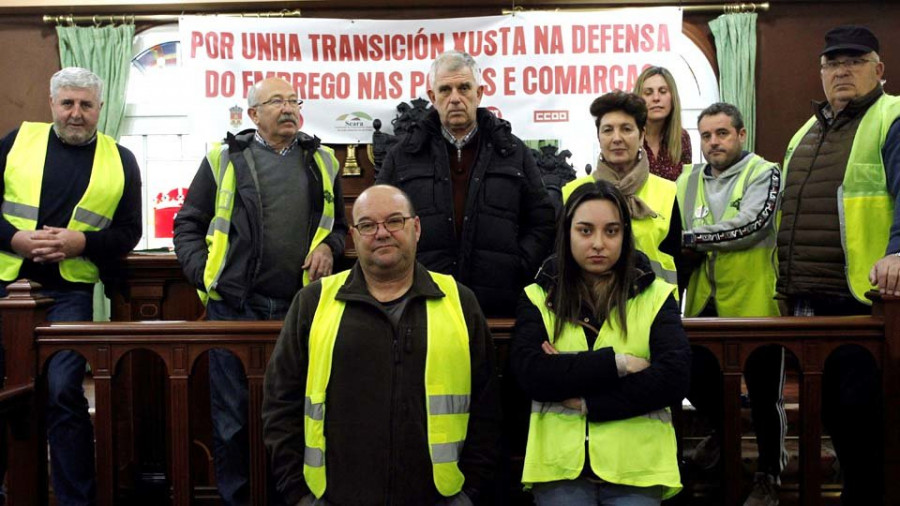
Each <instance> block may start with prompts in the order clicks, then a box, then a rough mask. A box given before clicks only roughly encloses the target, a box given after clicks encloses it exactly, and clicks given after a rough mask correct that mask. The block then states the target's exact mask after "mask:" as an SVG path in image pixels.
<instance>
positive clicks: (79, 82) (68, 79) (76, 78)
mask: <svg viewBox="0 0 900 506" xmlns="http://www.w3.org/2000/svg"><path fill="white" fill-rule="evenodd" d="M60 88H81V89H89V90H93V91H94V92H95V93H96V94H97V98H98V99H99V98H102V97H103V80H102V79H100V77H99V76H97V74H95V73H93V72H91V71H90V70H88V69H83V68H81V67H66V68H64V69H62V70H60V71H59V72H57V73H55V74H53V77H51V78H50V97H52V98H54V99H55V98H56V96H57V95H58V94H59V89H60Z"/></svg>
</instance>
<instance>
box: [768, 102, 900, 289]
mask: <svg viewBox="0 0 900 506" xmlns="http://www.w3.org/2000/svg"><path fill="white" fill-rule="evenodd" d="M898 118H900V97H895V96H892V95H888V94H884V95H882V96H881V97H880V98H879V99H878V100H876V101H875V103H874V104H872V105H871V106H870V107H869V109H868V111H866V114H865V115H864V116H863V118H862V120H860V123H859V127H858V128H857V130H856V136H855V137H854V138H853V146H852V147H851V148H850V157H849V159H848V160H847V169H846V170H845V171H844V179H843V181H842V183H841V186H840V188H838V194H837V199H838V215H839V219H840V228H841V246H842V247H843V249H844V259H845V260H844V261H845V262H846V267H845V269H844V270H845V272H846V275H847V286H848V287H849V289H850V293H852V294H853V297H854V298H855V299H856V300H858V301H859V302H861V303H863V304H869V305H871V304H872V301H870V300H869V299H867V298H866V292H867V291H869V290H871V289H873V288H874V286H873V285H872V284H871V283H869V271H871V269H872V266H873V265H875V262H877V261H878V260H879V259H881V258H882V257H884V256H885V254H886V253H887V245H888V240H889V239H890V231H891V225H892V223H893V217H894V201H893V198H891V195H890V193H889V192H888V188H887V181H886V177H885V174H884V160H882V158H881V149H882V148H883V147H884V141H885V139H886V138H887V134H888V131H889V130H890V128H891V125H892V124H893V123H894V121H896V120H897V119H898ZM815 121H816V118H815V117H813V118H811V119H810V120H809V121H807V122H806V124H805V125H804V126H803V128H801V129H800V131H798V132H797V133H796V134H795V135H794V137H793V138H792V139H791V144H790V145H789V146H788V149H787V153H786V155H785V165H784V166H785V168H787V164H788V163H789V162H790V159H791V155H792V154H793V152H794V149H796V147H797V145H798V144H799V143H800V141H801V140H802V138H803V136H804V135H805V134H806V132H807V131H808V130H809V129H810V128H811V127H812V125H813V124H814V123H815ZM848 229H849V230H852V233H849V234H848V233H847V230H848Z"/></svg>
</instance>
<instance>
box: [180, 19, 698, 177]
mask: <svg viewBox="0 0 900 506" xmlns="http://www.w3.org/2000/svg"><path fill="white" fill-rule="evenodd" d="M681 22H682V18H681V10H680V9H677V8H641V9H611V10H603V11H591V12H523V13H516V14H515V15H510V16H489V17H479V18H456V19H427V20H348V19H313V18H296V19H251V18H231V17H215V16H186V17H183V18H181V21H180V24H179V31H180V37H181V53H182V64H183V67H184V70H185V74H184V76H185V90H186V94H187V97H188V98H189V100H188V104H190V107H191V114H190V115H191V117H192V119H193V122H194V130H195V131H196V133H200V134H203V135H206V136H208V137H209V138H211V139H213V138H221V137H222V136H223V135H224V133H225V132H226V131H231V132H237V131H240V130H243V129H245V128H252V127H253V124H252V122H251V121H250V119H249V117H248V116H247V111H246V110H247V100H246V96H247V91H248V89H249V87H250V86H252V84H253V83H254V82H256V81H257V80H259V79H262V78H264V77H270V76H279V77H283V78H285V79H287V80H288V81H289V82H291V83H292V84H293V85H294V87H295V89H296V91H297V94H298V96H299V97H300V98H301V99H303V100H304V101H305V103H304V104H303V109H302V111H301V116H302V118H301V122H302V126H301V128H302V130H303V131H305V132H307V133H310V134H314V135H317V136H318V137H320V138H321V139H322V140H323V141H324V142H326V143H334V144H344V143H360V142H362V143H368V142H371V138H372V137H371V136H372V132H373V129H372V120H373V119H375V118H379V119H381V120H382V123H383V124H384V127H383V131H386V132H390V131H391V128H390V121H391V119H393V118H394V117H395V116H396V114H397V112H396V107H397V105H398V104H399V103H400V102H409V101H411V100H412V99H415V98H425V99H427V89H428V77H427V75H428V69H429V66H430V64H431V61H432V60H434V58H435V57H436V56H437V55H439V54H440V53H441V52H443V51H446V50H449V49H459V50H463V51H466V52H468V53H469V54H471V55H472V56H474V57H475V59H476V60H477V61H478V63H479V65H480V66H481V67H482V69H483V74H482V76H483V84H484V86H485V89H484V98H483V99H482V102H481V106H482V107H488V108H489V109H491V110H492V111H494V113H495V114H497V115H498V116H500V117H502V118H503V119H506V120H508V121H509V122H510V123H511V124H512V127H513V132H514V133H515V134H516V135H518V136H519V137H521V138H523V139H525V140H539V139H540V140H551V141H555V143H556V144H557V145H559V146H560V147H561V149H569V150H570V151H572V153H573V154H574V155H575V156H573V159H572V161H573V162H574V163H575V167H576V168H580V167H583V164H584V163H592V162H593V160H595V159H596V154H597V151H598V149H597V140H596V130H595V128H594V125H593V120H592V118H591V117H590V114H589V111H588V107H589V105H590V103H591V101H592V100H593V99H594V98H596V97H597V96H599V95H601V94H603V93H606V92H608V91H612V90H614V89H624V90H628V91H630V90H631V88H632V87H633V85H634V81H635V80H636V78H637V76H638V74H639V73H640V72H641V70H643V69H644V68H645V67H646V66H649V65H663V66H666V67H667V68H669V69H670V70H671V71H672V72H673V74H674V75H675V77H676V79H677V80H678V81H679V84H680V85H681V83H682V81H684V82H685V86H684V88H685V89H688V91H689V93H688V94H689V95H691V96H697V97H699V96H701V95H704V93H706V95H709V93H708V90H703V89H700V88H703V85H697V86H694V84H695V83H692V82H689V81H697V76H695V75H694V72H693V71H692V69H691V68H690V65H689V64H686V63H685V58H684V57H683V56H682V52H683V48H682V45H683V44H684V42H685V38H684V37H683V35H682V33H681ZM704 77H705V76H704ZM713 79H714V77H713ZM688 85H691V86H693V91H691V86H688ZM707 87H708V86H707ZM684 93H685V92H684V91H682V94H683V95H684ZM682 101H683V103H684V102H685V99H684V96H683V99H682ZM687 102H690V99H688V100H687ZM707 103H708V102H707Z"/></svg>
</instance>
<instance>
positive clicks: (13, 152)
mask: <svg viewBox="0 0 900 506" xmlns="http://www.w3.org/2000/svg"><path fill="white" fill-rule="evenodd" d="M52 127H53V125H52V124H51V123H30V122H27V121H26V122H24V123H22V126H21V127H20V128H19V133H18V134H16V141H15V143H13V147H12V149H10V151H9V155H8V156H7V159H6V169H5V172H4V177H3V184H4V190H3V206H2V211H3V217H4V218H6V220H7V221H8V222H10V223H11V224H12V225H13V226H14V227H16V228H17V229H19V230H35V229H36V228H37V221H38V212H39V208H40V202H41V184H42V182H43V177H44V164H45V161H46V159H47V146H48V143H49V140H50V129H51V128H52ZM124 190H125V170H124V169H123V168H122V159H121V157H120V156H119V150H118V148H117V147H116V141H115V140H114V139H113V138H112V137H109V136H108V135H104V134H103V133H101V132H97V147H96V150H95V151H94V162H93V165H92V166H91V179H90V181H89V182H88V186H87V189H85V191H84V194H83V195H82V196H81V200H79V201H78V204H76V205H75V209H74V210H73V211H72V217H71V218H69V223H68V224H67V225H66V228H68V229H70V230H78V231H80V232H94V231H97V230H103V229H105V228H109V226H110V225H111V224H112V219H113V215H114V214H115V213H116V208H117V207H118V206H119V200H120V199H121V198H122V192H123V191H124ZM22 261H23V259H22V257H20V256H18V255H16V254H14V253H9V252H6V251H2V252H0V279H2V280H4V281H13V280H15V279H16V277H17V276H18V275H19V269H20V268H21V267H22ZM59 274H60V276H62V278H63V279H65V280H66V281H71V282H74V283H96V282H97V281H99V280H100V269H98V268H97V265H96V264H94V263H93V262H91V261H90V260H88V259H87V258H84V257H76V258H67V259H65V260H63V261H62V262H60V263H59Z"/></svg>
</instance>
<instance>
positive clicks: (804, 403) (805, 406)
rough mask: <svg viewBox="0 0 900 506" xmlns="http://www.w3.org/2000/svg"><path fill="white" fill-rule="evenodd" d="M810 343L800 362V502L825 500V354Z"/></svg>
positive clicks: (808, 505)
mask: <svg viewBox="0 0 900 506" xmlns="http://www.w3.org/2000/svg"><path fill="white" fill-rule="evenodd" d="M820 346H821V345H820V344H819V343H815V342H813V343H806V344H805V345H804V346H803V356H802V357H801V359H800V360H801V363H800V504H802V505H803V506H813V505H818V504H821V503H822V367H823V360H822V353H821V349H820Z"/></svg>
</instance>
